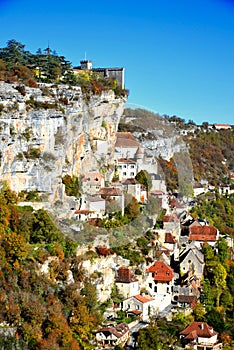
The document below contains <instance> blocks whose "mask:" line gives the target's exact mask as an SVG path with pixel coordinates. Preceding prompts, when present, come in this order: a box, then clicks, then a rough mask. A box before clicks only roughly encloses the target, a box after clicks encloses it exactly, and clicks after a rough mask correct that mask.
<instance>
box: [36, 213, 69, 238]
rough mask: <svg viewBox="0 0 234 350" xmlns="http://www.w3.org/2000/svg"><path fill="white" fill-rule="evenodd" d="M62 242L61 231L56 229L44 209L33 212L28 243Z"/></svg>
mask: <svg viewBox="0 0 234 350" xmlns="http://www.w3.org/2000/svg"><path fill="white" fill-rule="evenodd" d="M53 242H58V243H61V242H63V236H62V233H61V232H60V231H59V230H58V229H57V227H56V225H55V224H54V222H53V220H52V218H51V217H50V216H49V214H48V213H47V212H46V211H45V210H44V209H39V210H38V211H37V212H35V214H34V218H33V226H32V232H31V235H30V243H53Z"/></svg>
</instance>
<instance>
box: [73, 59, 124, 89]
mask: <svg viewBox="0 0 234 350" xmlns="http://www.w3.org/2000/svg"><path fill="white" fill-rule="evenodd" d="M86 69H88V70H91V71H93V72H97V73H100V74H102V76H103V77H104V78H112V79H116V80H117V82H118V84H119V85H120V86H121V88H122V89H124V68H123V67H121V68H93V62H92V61H90V60H82V61H80V66H77V67H74V68H73V70H74V72H79V71H80V70H86Z"/></svg>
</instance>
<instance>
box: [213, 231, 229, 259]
mask: <svg viewBox="0 0 234 350" xmlns="http://www.w3.org/2000/svg"><path fill="white" fill-rule="evenodd" d="M216 247H217V249H218V256H219V260H220V262H221V263H224V262H225V260H228V259H229V258H230V249H229V247H228V244H227V241H226V240H225V238H223V237H219V239H218V241H217V242H216Z"/></svg>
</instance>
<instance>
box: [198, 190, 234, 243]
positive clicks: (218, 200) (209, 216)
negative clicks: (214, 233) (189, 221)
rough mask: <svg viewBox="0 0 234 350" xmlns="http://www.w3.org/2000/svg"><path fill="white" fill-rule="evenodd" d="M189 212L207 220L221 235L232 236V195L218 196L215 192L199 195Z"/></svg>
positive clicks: (233, 199) (233, 228)
mask: <svg viewBox="0 0 234 350" xmlns="http://www.w3.org/2000/svg"><path fill="white" fill-rule="evenodd" d="M191 214H192V216H193V217H194V218H197V217H199V218H201V219H206V220H208V222H209V223H210V225H214V226H215V227H217V228H218V229H219V231H220V233H221V234H222V235H227V236H230V237H234V195H230V196H220V195H219V194H218V193H217V192H216V193H215V194H213V193H209V192H208V193H207V194H205V195H201V196H199V197H198V199H197V205H196V206H195V207H194V208H192V210H191Z"/></svg>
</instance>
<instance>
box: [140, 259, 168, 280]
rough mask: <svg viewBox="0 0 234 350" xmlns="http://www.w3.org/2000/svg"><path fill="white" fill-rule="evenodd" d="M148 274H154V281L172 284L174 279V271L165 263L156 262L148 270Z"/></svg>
mask: <svg viewBox="0 0 234 350" xmlns="http://www.w3.org/2000/svg"><path fill="white" fill-rule="evenodd" d="M146 272H151V273H153V274H154V280H155V281H159V282H170V281H171V280H172V279H173V278H174V271H173V269H172V268H171V267H170V266H168V265H167V264H166V263H165V262H164V261H155V262H154V264H153V265H152V266H150V267H149V268H148V269H146Z"/></svg>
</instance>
